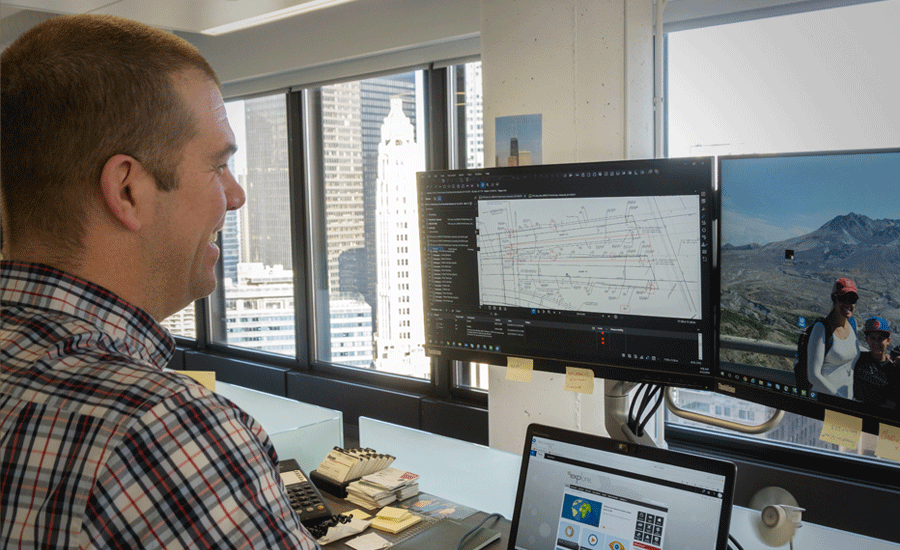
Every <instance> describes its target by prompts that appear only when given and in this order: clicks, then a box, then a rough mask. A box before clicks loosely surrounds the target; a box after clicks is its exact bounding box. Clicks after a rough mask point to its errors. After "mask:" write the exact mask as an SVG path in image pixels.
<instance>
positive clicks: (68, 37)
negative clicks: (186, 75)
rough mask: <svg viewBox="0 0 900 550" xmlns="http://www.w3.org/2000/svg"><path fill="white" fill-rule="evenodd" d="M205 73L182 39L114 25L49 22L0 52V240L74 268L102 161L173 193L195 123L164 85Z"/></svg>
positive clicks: (91, 19) (74, 19)
mask: <svg viewBox="0 0 900 550" xmlns="http://www.w3.org/2000/svg"><path fill="white" fill-rule="evenodd" d="M185 70H196V71H199V72H201V73H202V74H204V75H206V76H207V77H208V78H209V79H211V80H212V81H214V82H216V84H218V80H217V77H216V75H215V72H214V71H213V69H212V67H210V66H209V64H208V63H207V62H206V60H205V59H204V58H203V56H202V55H200V53H199V52H198V51H197V49H196V48H194V47H193V46H192V45H190V44H189V43H188V42H186V41H185V40H183V39H181V38H178V37H176V36H174V35H172V34H170V33H166V32H164V31H160V30H158V29H154V28H152V27H148V26H146V25H142V24H140V23H136V22H134V21H128V20H125V19H120V18H114V17H106V16H95V15H76V16H65V17H58V18H54V19H51V20H49V21H46V22H44V23H42V24H40V25H37V26H36V27H34V28H32V29H30V30H28V31H27V32H26V33H24V34H23V35H22V36H21V37H19V38H18V39H17V40H16V41H15V42H14V43H13V44H11V45H10V46H9V47H8V48H7V49H6V50H5V51H4V52H3V54H2V71H0V74H2V100H0V106H2V130H3V131H2V159H3V162H2V174H0V184H2V198H3V210H2V217H3V222H4V240H6V241H7V243H6V244H7V245H10V248H9V250H15V249H16V247H17V246H18V245H19V244H20V243H25V242H40V243H44V244H45V246H46V247H47V248H48V249H52V251H53V253H55V254H58V255H59V256H60V258H68V259H71V258H76V257H77V256H78V252H79V249H80V246H81V245H82V239H83V237H84V225H85V219H84V217H85V212H86V208H85V205H86V204H87V201H89V200H90V199H91V198H92V197H96V196H97V194H98V193H99V190H98V186H97V182H98V181H99V179H100V173H101V170H102V168H103V166H104V163H105V162H106V161H107V160H108V159H109V158H110V157H111V156H113V155H116V154H125V155H130V156H131V157H133V158H135V159H137V160H138V161H139V162H140V163H141V165H142V166H143V168H144V169H145V170H146V171H147V172H148V173H149V174H151V175H152V176H153V177H154V178H155V179H156V181H157V184H158V185H159V187H160V188H162V189H171V188H174V187H175V186H176V185H177V181H176V178H175V169H176V166H177V165H178V162H179V161H180V158H181V150H182V149H183V147H184V146H185V144H186V143H187V142H188V141H189V140H190V139H191V138H193V137H194V135H195V133H196V127H195V125H196V123H195V121H194V120H193V117H192V115H191V113H190V110H189V109H188V108H187V106H186V105H185V103H184V101H183V100H182V98H181V97H180V96H179V94H178V93H177V91H176V89H175V87H174V81H173V75H175V74H177V73H179V72H182V71H185Z"/></svg>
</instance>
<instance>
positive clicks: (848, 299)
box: [832, 292, 859, 304]
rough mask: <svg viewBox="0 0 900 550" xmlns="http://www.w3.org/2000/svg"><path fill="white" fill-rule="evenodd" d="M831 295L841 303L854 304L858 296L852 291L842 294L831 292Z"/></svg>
mask: <svg viewBox="0 0 900 550" xmlns="http://www.w3.org/2000/svg"><path fill="white" fill-rule="evenodd" d="M832 296H834V299H835V300H837V301H838V302H840V303H842V304H855V303H856V302H857V301H858V300H859V296H857V295H856V294H853V293H852V292H848V293H847V294H844V295H843V296H838V295H836V294H832Z"/></svg>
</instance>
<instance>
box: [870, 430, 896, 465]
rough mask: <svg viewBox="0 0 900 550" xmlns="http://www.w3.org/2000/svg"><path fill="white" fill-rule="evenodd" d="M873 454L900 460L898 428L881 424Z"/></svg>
mask: <svg viewBox="0 0 900 550" xmlns="http://www.w3.org/2000/svg"><path fill="white" fill-rule="evenodd" d="M875 456H877V457H879V458H887V459H890V460H896V461H897V462H900V428H898V427H896V426H889V425H887V424H882V425H881V429H880V430H879V433H878V443H877V444H876V445H875Z"/></svg>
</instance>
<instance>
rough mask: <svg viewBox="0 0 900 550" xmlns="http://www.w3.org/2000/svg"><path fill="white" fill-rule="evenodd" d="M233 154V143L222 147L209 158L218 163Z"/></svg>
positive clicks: (235, 147)
mask: <svg viewBox="0 0 900 550" xmlns="http://www.w3.org/2000/svg"><path fill="white" fill-rule="evenodd" d="M235 152H237V145H236V144H234V143H229V144H228V145H226V146H225V147H223V148H222V149H220V150H219V151H217V152H216V153H214V154H213V155H211V157H210V158H212V159H213V160H215V161H216V162H218V161H220V160H224V159H227V158H228V157H230V156H231V155H233V154H234V153H235Z"/></svg>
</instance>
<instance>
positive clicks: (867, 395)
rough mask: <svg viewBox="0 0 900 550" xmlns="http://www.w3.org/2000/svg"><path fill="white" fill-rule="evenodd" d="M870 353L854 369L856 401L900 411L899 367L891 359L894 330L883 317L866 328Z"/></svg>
mask: <svg viewBox="0 0 900 550" xmlns="http://www.w3.org/2000/svg"><path fill="white" fill-rule="evenodd" d="M863 334H865V337H866V344H867V345H868V346H869V351H867V352H863V353H861V354H860V355H859V359H857V360H856V365H854V367H853V397H854V399H856V400H857V401H862V402H864V403H871V404H873V405H880V406H883V407H890V408H894V409H895V408H897V401H898V398H900V395H898V391H900V387H898V383H900V377H898V375H897V368H898V367H897V365H895V364H894V362H893V361H892V360H891V358H890V357H889V355H888V348H889V347H890V344H891V327H890V325H889V324H888V322H887V319H885V318H883V317H870V318H868V319H866V322H865V324H864V325H863Z"/></svg>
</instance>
